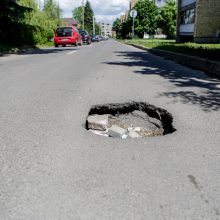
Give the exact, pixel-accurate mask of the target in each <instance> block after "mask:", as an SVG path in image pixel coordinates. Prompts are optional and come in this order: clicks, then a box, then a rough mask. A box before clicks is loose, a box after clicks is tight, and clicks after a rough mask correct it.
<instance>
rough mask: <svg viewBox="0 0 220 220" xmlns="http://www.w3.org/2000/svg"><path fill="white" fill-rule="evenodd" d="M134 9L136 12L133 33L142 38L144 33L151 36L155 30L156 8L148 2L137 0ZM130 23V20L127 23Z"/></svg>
mask: <svg viewBox="0 0 220 220" xmlns="http://www.w3.org/2000/svg"><path fill="white" fill-rule="evenodd" d="M134 9H136V10H137V17H136V18H135V33H136V34H137V35H138V36H139V37H141V38H143V35H144V33H145V32H147V33H151V34H153V33H154V32H155V30H156V28H157V17H158V8H157V6H156V5H155V4H154V3H153V1H150V0H139V1H138V2H137V3H136V5H135V7H134ZM128 22H131V18H130V17H129V19H128V20H127V23H128Z"/></svg>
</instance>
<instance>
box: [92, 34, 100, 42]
mask: <svg viewBox="0 0 220 220" xmlns="http://www.w3.org/2000/svg"><path fill="white" fill-rule="evenodd" d="M91 41H92V42H98V41H99V37H98V35H94V34H93V35H91Z"/></svg>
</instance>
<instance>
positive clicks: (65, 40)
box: [54, 26, 83, 47]
mask: <svg viewBox="0 0 220 220" xmlns="http://www.w3.org/2000/svg"><path fill="white" fill-rule="evenodd" d="M82 44H83V43H82V37H81V35H80V34H79V31H78V29H77V28H76V27H74V26H68V27H58V28H57V29H56V31H55V36H54V45H55V47H58V46H59V45H62V46H63V47H65V46H66V45H75V46H78V45H82Z"/></svg>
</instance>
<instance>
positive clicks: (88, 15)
mask: <svg viewBox="0 0 220 220" xmlns="http://www.w3.org/2000/svg"><path fill="white" fill-rule="evenodd" d="M72 13H73V18H74V19H76V21H77V22H78V24H80V28H82V23H83V21H82V13H83V8H82V6H79V7H77V8H75V9H74V10H73V11H72ZM93 16H94V12H93V9H92V7H91V4H90V2H89V1H86V4H85V7H84V29H85V30H87V31H88V32H89V34H92V33H93ZM95 28H96V33H99V28H100V27H99V26H98V25H96V26H95Z"/></svg>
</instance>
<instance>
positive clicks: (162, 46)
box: [121, 39, 220, 61]
mask: <svg viewBox="0 0 220 220" xmlns="http://www.w3.org/2000/svg"><path fill="white" fill-rule="evenodd" d="M121 42H123V43H128V44H129V43H130V44H136V45H141V46H145V47H147V48H150V49H159V50H166V51H170V52H175V53H182V54H188V55H191V56H196V57H201V58H205V59H209V60H214V61H220V44H197V43H176V42H175V41H174V40H159V39H153V40H152V39H132V40H122V41H121Z"/></svg>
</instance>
